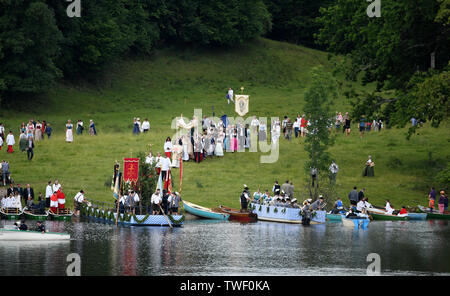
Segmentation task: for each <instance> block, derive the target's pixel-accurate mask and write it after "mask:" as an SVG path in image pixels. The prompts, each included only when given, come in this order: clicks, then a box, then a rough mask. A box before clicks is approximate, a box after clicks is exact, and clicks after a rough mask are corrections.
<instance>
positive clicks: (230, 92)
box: [226, 87, 234, 105]
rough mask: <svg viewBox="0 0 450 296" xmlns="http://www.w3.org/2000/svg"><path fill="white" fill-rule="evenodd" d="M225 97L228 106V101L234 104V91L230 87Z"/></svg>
mask: <svg viewBox="0 0 450 296" xmlns="http://www.w3.org/2000/svg"><path fill="white" fill-rule="evenodd" d="M226 97H227V99H228V105H229V104H230V100H231V101H232V102H233V103H234V100H233V97H234V91H233V89H232V88H231V87H230V88H229V89H228V93H227V95H226Z"/></svg>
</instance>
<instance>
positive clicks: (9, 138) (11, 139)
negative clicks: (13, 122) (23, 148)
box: [6, 131, 16, 153]
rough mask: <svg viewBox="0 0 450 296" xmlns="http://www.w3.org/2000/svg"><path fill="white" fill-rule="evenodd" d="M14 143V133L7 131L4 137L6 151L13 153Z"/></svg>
mask: <svg viewBox="0 0 450 296" xmlns="http://www.w3.org/2000/svg"><path fill="white" fill-rule="evenodd" d="M14 144H16V141H15V140H14V135H13V133H12V131H9V134H8V136H7V137H6V145H8V150H7V152H8V153H14V150H13V146H14Z"/></svg>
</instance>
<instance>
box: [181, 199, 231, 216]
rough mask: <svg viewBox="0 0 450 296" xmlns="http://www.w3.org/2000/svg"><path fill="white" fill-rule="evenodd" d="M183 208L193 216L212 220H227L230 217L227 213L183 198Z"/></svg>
mask: <svg viewBox="0 0 450 296" xmlns="http://www.w3.org/2000/svg"><path fill="white" fill-rule="evenodd" d="M183 208H184V210H185V211H186V212H187V213H189V214H191V215H194V216H197V217H200V218H206V219H213V220H228V219H229V218H230V214H229V213H223V212H217V211H213V210H212V209H210V208H205V207H202V206H199V205H196V204H194V203H191V202H188V201H186V200H183Z"/></svg>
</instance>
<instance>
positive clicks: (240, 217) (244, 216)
mask: <svg viewBox="0 0 450 296" xmlns="http://www.w3.org/2000/svg"><path fill="white" fill-rule="evenodd" d="M212 210H213V211H218V212H221V213H225V214H229V215H230V217H229V218H228V220H229V221H236V222H256V221H258V215H257V214H255V213H252V212H249V211H241V210H237V209H232V208H229V207H226V206H222V205H221V206H219V207H218V208H214V209H212Z"/></svg>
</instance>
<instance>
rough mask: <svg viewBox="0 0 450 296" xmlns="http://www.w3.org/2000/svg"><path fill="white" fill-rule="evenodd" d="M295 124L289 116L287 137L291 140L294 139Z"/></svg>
mask: <svg viewBox="0 0 450 296" xmlns="http://www.w3.org/2000/svg"><path fill="white" fill-rule="evenodd" d="M293 126H294V124H293V123H292V122H291V119H290V118H288V119H287V122H286V139H288V140H289V141H290V140H291V139H292V129H293Z"/></svg>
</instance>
